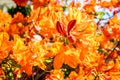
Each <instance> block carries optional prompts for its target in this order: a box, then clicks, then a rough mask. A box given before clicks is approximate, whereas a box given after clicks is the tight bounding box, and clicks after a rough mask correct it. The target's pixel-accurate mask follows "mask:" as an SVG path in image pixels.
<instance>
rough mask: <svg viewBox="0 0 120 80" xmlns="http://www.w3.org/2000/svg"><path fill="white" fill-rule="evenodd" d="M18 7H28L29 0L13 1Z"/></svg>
mask: <svg viewBox="0 0 120 80" xmlns="http://www.w3.org/2000/svg"><path fill="white" fill-rule="evenodd" d="M13 1H14V2H15V3H16V4H17V5H18V6H26V5H27V2H28V0H13Z"/></svg>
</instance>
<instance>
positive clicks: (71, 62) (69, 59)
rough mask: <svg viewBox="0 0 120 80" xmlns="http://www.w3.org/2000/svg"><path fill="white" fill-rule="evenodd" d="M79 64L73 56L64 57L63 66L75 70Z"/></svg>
mask: <svg viewBox="0 0 120 80" xmlns="http://www.w3.org/2000/svg"><path fill="white" fill-rule="evenodd" d="M78 63H79V59H78V58H77V57H76V56H74V55H65V64H67V65H69V66H70V67H72V68H75V67H76V66H77V65H78Z"/></svg>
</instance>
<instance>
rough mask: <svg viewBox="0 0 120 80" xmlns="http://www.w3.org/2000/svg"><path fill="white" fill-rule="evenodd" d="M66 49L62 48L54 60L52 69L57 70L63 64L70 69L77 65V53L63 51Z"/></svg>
mask: <svg viewBox="0 0 120 80" xmlns="http://www.w3.org/2000/svg"><path fill="white" fill-rule="evenodd" d="M65 49H67V48H65V47H64V49H63V50H61V51H60V52H59V53H58V54H57V55H56V56H55V58H54V62H53V65H54V68H55V69H59V68H61V67H62V65H63V64H67V65H69V66H70V67H72V68H75V67H77V65H78V64H79V62H80V61H79V53H77V52H75V50H65Z"/></svg>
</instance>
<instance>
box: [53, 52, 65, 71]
mask: <svg viewBox="0 0 120 80" xmlns="http://www.w3.org/2000/svg"><path fill="white" fill-rule="evenodd" d="M63 63H64V53H59V54H57V55H56V56H55V58H54V62H53V66H54V68H55V69H60V68H61V67H62V65H63Z"/></svg>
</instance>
